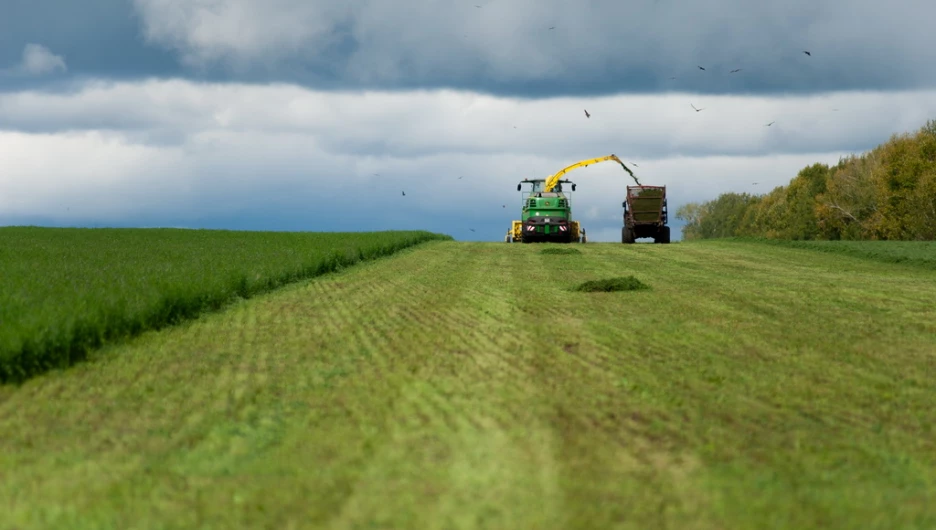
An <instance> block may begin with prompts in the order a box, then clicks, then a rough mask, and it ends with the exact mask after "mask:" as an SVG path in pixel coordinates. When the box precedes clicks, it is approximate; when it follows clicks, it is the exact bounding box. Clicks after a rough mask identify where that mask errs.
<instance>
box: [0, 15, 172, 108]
mask: <svg viewBox="0 0 936 530" xmlns="http://www.w3.org/2000/svg"><path fill="white" fill-rule="evenodd" d="M140 23H141V21H140V19H139V18H138V17H137V15H136V13H135V11H134V8H133V6H132V4H131V3H130V2H128V1H127V0H80V1H75V0H3V2H2V3H0V70H9V69H11V68H15V67H16V66H17V65H18V64H19V63H20V62H21V61H22V58H23V50H24V49H25V48H26V46H27V45H29V44H33V43H35V44H38V45H41V46H43V47H46V48H48V49H49V50H51V51H52V52H53V53H55V54H58V55H61V56H64V59H65V61H66V62H67V64H68V71H69V75H73V76H77V77H80V78H85V77H109V78H127V79H129V78H136V77H147V76H166V75H173V74H182V73H183V71H182V68H181V66H180V65H179V63H178V60H177V58H176V57H175V56H174V55H173V54H172V53H171V52H169V51H167V50H164V49H161V48H158V47H153V46H149V45H147V44H146V43H145V42H144V41H143V39H142V37H141V29H140ZM61 77H62V74H60V75H58V76H53V77H52V78H47V77H26V76H3V75H0V90H2V91H10V90H22V89H27V88H30V87H34V86H37V85H41V86H43V87H51V88H53V89H56V90H58V89H63V90H64V89H66V88H67V86H68V84H67V83H65V82H63V81H62V79H61Z"/></svg>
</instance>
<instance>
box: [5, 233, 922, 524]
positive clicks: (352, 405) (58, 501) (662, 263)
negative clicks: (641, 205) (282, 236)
mask: <svg viewBox="0 0 936 530" xmlns="http://www.w3.org/2000/svg"><path fill="white" fill-rule="evenodd" d="M581 250H582V253H581V254H580V255H569V256H564V255H543V254H540V253H539V252H538V249H537V248H536V247H535V246H522V245H503V244H456V243H440V244H437V245H432V246H429V247H424V248H420V249H416V250H408V251H404V252H402V253H401V254H400V255H399V256H397V257H396V258H394V259H391V260H386V261H383V262H380V263H371V264H365V265H362V266H360V267H359V268H356V269H353V270H348V271H345V272H342V273H340V274H336V275H333V276H331V277H328V278H322V279H319V280H315V281H311V282H306V283H303V284H300V285H297V286H291V287H287V288H284V289H283V290H282V291H280V292H277V293H273V294H269V295H264V296H261V297H258V298H256V299H254V300H251V301H247V302H242V303H240V304H238V305H236V306H234V307H232V308H231V309H229V310H227V311H224V312H221V313H218V314H215V315H210V316H206V317H204V318H203V319H201V320H199V321H196V322H191V323H188V324H184V325H182V326H180V327H177V328H173V329H166V330H163V331H159V332H151V333H147V334H146V335H145V336H143V337H140V338H139V339H137V340H133V341H130V342H128V343H126V344H122V345H117V346H114V347H111V348H108V349H107V350H105V351H103V352H101V353H99V354H97V355H96V356H95V357H96V362H92V363H86V364H83V365H80V366H77V367H75V368H73V369H72V370H70V371H68V372H64V373H53V374H48V375H46V376H43V377H39V378H37V379H35V380H33V381H29V382H27V383H26V384H24V385H23V386H22V387H20V388H13V387H9V386H8V387H0V432H3V433H5V434H7V433H8V434H7V436H4V437H0V475H2V476H4V481H2V482H0V499H12V500H11V501H10V502H9V503H8V504H7V505H6V506H4V508H7V507H9V509H8V510H3V511H0V513H5V514H8V515H6V517H7V518H8V520H9V522H10V524H11V525H13V526H16V527H24V528H29V527H42V526H45V527H49V526H57V527H68V528H82V527H86V528H90V527H95V526H116V527H124V526H132V525H133V524H134V523H138V522H139V521H141V520H147V521H148V522H151V523H152V526H154V527H158V526H159V525H162V524H165V525H176V526H189V527H192V526H199V525H203V526H204V527H208V526H211V527H217V528H233V527H257V526H274V527H282V528H288V527H290V526H295V527H327V528H367V527H412V528H417V527H418V528H443V527H445V528H471V527H480V526H484V525H485V524H486V525H487V526H488V527H498V528H534V527H539V528H572V529H574V528H700V529H701V528H752V529H753V528H758V529H759V528H791V529H792V528H796V529H799V528H817V527H823V528H856V527H860V528H868V529H872V528H881V529H888V530H889V529H892V528H920V529H923V528H932V527H933V526H934V524H936V510H934V509H933V508H932V507H933V506H936V495H934V493H933V488H932V485H933V478H934V455H936V447H934V444H933V434H934V433H933V427H932V425H933V424H934V422H936V413H934V411H933V409H932V407H931V405H930V403H931V397H932V396H931V394H930V393H929V392H930V390H931V388H932V386H933V374H932V352H933V351H934V343H936V340H934V338H933V337H934V335H933V334H934V332H936V329H934V328H936V326H934V320H936V319H934V318H933V310H932V307H931V306H932V304H931V300H932V299H933V296H934V294H936V287H934V284H933V279H934V274H933V273H932V272H930V271H925V270H921V269H919V268H910V267H904V266H898V265H890V264H880V263H874V262H868V261H863V260H858V259H853V258H848V257H842V256H838V255H832V254H825V253H812V252H804V251H802V250H798V249H786V248H779V247H770V246H758V245H741V244H728V243H722V242H700V243H691V244H681V245H673V246H668V247H667V246H662V245H634V246H626V247H625V246H622V245H585V246H583V247H581ZM843 268H847V269H849V270H848V271H847V272H841V269H843ZM630 275H633V276H634V277H636V278H638V279H639V280H640V281H642V282H644V283H646V284H648V285H650V286H651V289H650V290H640V291H630V292H618V293H571V292H570V291H569V289H570V288H571V287H573V286H574V285H577V284H579V283H581V282H584V281H589V280H599V279H602V278H610V277H617V276H630ZM144 518H148V519H144ZM0 521H2V522H6V521H4V520H3V519H2V516H0ZM41 521H44V522H45V524H40V522H41ZM30 525H32V526H30ZM381 525H383V526H381Z"/></svg>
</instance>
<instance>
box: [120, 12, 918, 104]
mask: <svg viewBox="0 0 936 530" xmlns="http://www.w3.org/2000/svg"><path fill="white" fill-rule="evenodd" d="M134 2H135V5H136V6H137V7H138V8H139V10H140V14H141V18H142V19H143V21H144V27H145V29H146V34H147V36H148V38H149V41H150V42H152V43H155V44H160V45H162V46H166V47H167V48H169V49H173V50H176V51H177V52H179V53H180V57H182V58H183V60H184V61H185V62H186V63H187V64H189V65H193V66H194V65H198V66H200V67H202V68H207V69H208V70H209V71H215V72H220V71H223V70H221V69H220V68H221V65H225V67H226V68H227V70H226V71H227V72H234V71H236V72H240V73H241V74H244V75H259V76H262V77H264V78H279V79H283V80H294V81H299V82H303V81H305V82H310V81H311V80H313V79H316V76H320V78H319V79H320V82H322V83H325V84H329V83H327V82H326V81H327V80H330V81H331V82H334V81H336V80H337V81H340V83H341V84H344V85H349V86H357V87H368V88H381V87H396V88H413V87H452V88H468V89H476V90H481V91H493V92H497V93H501V94H516V95H535V96H547V95H558V94H579V95H581V94H598V93H612V92H653V91H660V90H664V89H675V90H690V91H700V92H708V93H713V92H726V93H729V92H730V93H735V92H748V93H753V92H815V91H826V90H833V89H891V88H919V87H931V86H934V85H936V70H934V69H933V68H931V67H930V65H931V64H932V62H933V60H934V59H936V32H934V31H933V30H932V21H933V20H936V4H934V3H933V2H930V1H928V0H904V1H901V2H897V3H895V4H885V3H882V2H879V1H870V0H829V1H824V2H814V1H813V0H790V1H786V2H769V3H767V2H765V3H755V2H750V1H747V0H711V1H707V2H701V1H697V2H689V3H685V2H680V3H675V2H674V1H673V0H638V1H627V2H625V1H621V0H604V1H592V2H588V3H582V2H559V1H558V0H536V1H533V0H492V1H489V2H485V3H483V4H480V5H481V6H482V7H480V8H477V7H475V2H429V1H411V2H407V3H406V4H403V5H401V3H399V2H394V3H392V2H386V1H378V0H347V1H346V2H343V3H338V2H330V1H324V0H322V1H313V2H309V1H307V0H266V1H264V2H259V1H256V0H226V1H224V2H214V3H212V4H211V6H210V7H209V6H207V5H205V4H204V3H199V2H181V1H179V0H134ZM550 27H554V29H549V28H550ZM804 50H809V51H810V52H811V53H812V55H811V56H808V55H806V54H804V53H803V51H804ZM276 65H279V66H280V67H279V68H278V67H277V66H276ZM698 65H701V66H703V67H704V68H705V70H704V71H703V70H699V69H698ZM737 68H741V69H742V70H741V71H740V72H736V73H734V74H731V73H729V72H730V71H731V70H733V69H737ZM671 77H675V78H676V79H670V78H671Z"/></svg>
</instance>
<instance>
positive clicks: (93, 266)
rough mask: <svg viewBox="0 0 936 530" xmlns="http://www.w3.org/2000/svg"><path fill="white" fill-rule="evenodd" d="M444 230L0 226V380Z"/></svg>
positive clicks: (80, 357)
mask: <svg viewBox="0 0 936 530" xmlns="http://www.w3.org/2000/svg"><path fill="white" fill-rule="evenodd" d="M436 239H451V237H450V236H445V235H441V234H433V233H429V232H422V231H395V232H394V231H387V232H369V233H368V232H349V233H339V232H333V233H316V232H247V231H228V230H184V229H125V228H116V229H115V228H104V229H83V228H40V227H6V228H0V241H3V246H2V248H0V278H2V282H3V289H0V383H7V382H19V381H23V380H25V379H27V378H29V377H31V376H33V375H36V374H39V373H41V372H44V371H47V370H50V369H53V368H64V367H67V366H70V365H72V364H74V363H76V362H79V361H81V360H83V359H85V358H86V357H87V354H88V352H89V351H91V350H92V349H95V348H97V347H100V346H101V345H103V344H104V343H105V342H107V341H109V340H112V339H116V338H119V337H126V336H133V335H137V334H139V333H142V332H144V331H147V330H151V329H158V328H160V327H163V326H166V325H171V324H175V323H178V322H181V321H183V320H187V319H190V318H194V317H196V316H198V315H199V314H200V313H202V312H204V311H207V310H214V309H218V308H220V307H221V306H223V305H225V304H227V303H229V302H231V301H233V300H235V299H237V298H249V297H250V296H253V295H256V294H259V293H262V292H266V291H269V290H271V289H275V288H277V287H280V286H282V285H285V284H287V283H290V282H293V281H297V280H302V279H306V278H311V277H314V276H318V275H321V274H325V273H328V272H333V271H336V270H339V269H341V268H343V267H347V266H350V265H353V264H355V263H357V262H359V261H366V260H370V259H374V258H378V257H381V256H386V255H389V254H392V253H394V252H396V251H398V250H402V249H404V248H407V247H411V246H413V245H416V244H419V243H422V242H425V241H429V240H436Z"/></svg>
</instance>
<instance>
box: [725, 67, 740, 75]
mask: <svg viewBox="0 0 936 530" xmlns="http://www.w3.org/2000/svg"><path fill="white" fill-rule="evenodd" d="M741 70H743V68H735V69H734V70H732V71H730V72H728V73H729V74H733V73H735V72H740V71H741Z"/></svg>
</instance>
